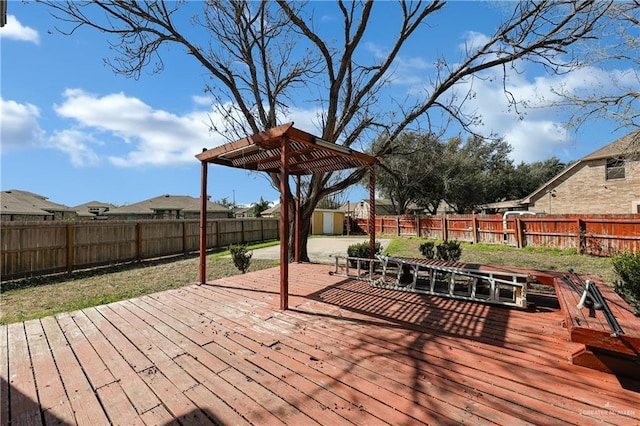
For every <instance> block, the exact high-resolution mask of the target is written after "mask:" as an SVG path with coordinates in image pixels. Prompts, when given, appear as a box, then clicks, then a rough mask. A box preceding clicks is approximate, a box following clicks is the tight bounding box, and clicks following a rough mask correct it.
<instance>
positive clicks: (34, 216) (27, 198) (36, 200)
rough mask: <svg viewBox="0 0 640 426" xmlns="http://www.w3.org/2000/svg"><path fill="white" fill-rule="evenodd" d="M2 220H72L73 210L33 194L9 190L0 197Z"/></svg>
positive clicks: (74, 217)
mask: <svg viewBox="0 0 640 426" xmlns="http://www.w3.org/2000/svg"><path fill="white" fill-rule="evenodd" d="M0 214H1V216H2V220H3V221H4V220H7V221H10V220H74V219H76V217H77V214H76V212H75V210H74V209H72V208H70V207H67V206H65V205H62V204H57V203H54V202H51V201H49V199H48V198H47V197H44V196H42V195H38V194H34V193H33V192H28V191H20V190H17V189H11V190H8V191H2V195H1V197H0Z"/></svg>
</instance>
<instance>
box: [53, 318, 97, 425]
mask: <svg viewBox="0 0 640 426" xmlns="http://www.w3.org/2000/svg"><path fill="white" fill-rule="evenodd" d="M41 323H42V328H43V329H44V332H45V334H46V336H47V340H48V341H49V345H50V346H51V352H52V353H53V358H54V359H55V362H56V366H57V367H58V372H59V373H60V377H61V379H62V381H63V382H64V385H65V390H66V392H67V397H68V398H69V402H70V404H71V407H72V408H73V412H74V413H75V416H76V422H77V423H78V424H86V425H97V424H106V423H108V418H107V416H106V414H105V412H104V411H103V409H102V406H101V405H100V401H99V400H98V398H97V397H96V394H95V393H94V391H93V389H92V388H91V384H90V383H89V381H88V380H87V378H86V376H85V375H84V371H83V369H82V367H81V366H80V364H79V363H78V360H77V358H76V356H75V354H74V353H73V350H72V349H71V347H70V346H69V344H68V342H67V339H66V337H65V336H64V334H63V332H62V330H61V329H60V327H59V325H58V322H57V321H56V319H55V317H45V318H43V319H42V320H41ZM87 367H90V366H87Z"/></svg>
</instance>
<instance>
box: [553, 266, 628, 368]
mask: <svg viewBox="0 0 640 426" xmlns="http://www.w3.org/2000/svg"><path fill="white" fill-rule="evenodd" d="M580 278H581V279H582V281H586V280H587V279H589V280H590V281H591V282H593V283H595V284H596V285H597V287H598V289H599V290H600V293H601V294H602V297H603V299H604V300H605V301H606V303H607V305H608V306H609V308H610V310H611V313H612V314H613V316H614V317H615V319H616V320H617V323H618V324H619V325H620V327H621V328H622V331H623V333H619V334H618V333H613V332H612V329H611V327H610V325H609V322H608V321H607V319H606V316H605V314H604V312H603V311H602V310H596V309H593V308H589V307H583V308H582V309H578V304H579V302H580V297H581V295H580V294H579V293H578V292H577V291H576V289H575V288H574V287H573V286H572V285H571V282H573V283H574V284H575V285H576V287H577V288H578V289H579V290H581V291H582V289H583V287H582V282H581V281H580V280H579V279H576V278H575V277H573V276H569V275H565V276H563V275H560V274H558V275H556V276H555V278H554V280H553V285H554V287H555V290H556V295H557V296H558V302H559V303H560V308H561V309H562V311H563V313H564V316H565V319H564V324H563V325H564V326H565V327H566V328H567V330H568V331H569V337H570V340H571V341H572V342H578V343H583V344H584V348H582V349H580V350H579V351H577V352H575V353H573V354H572V355H571V357H570V361H571V362H572V363H573V364H576V365H581V366H584V367H588V368H593V369H596V370H600V371H605V372H608V373H613V374H616V375H622V376H627V377H632V378H635V379H640V318H638V317H636V316H635V315H634V312H633V308H632V307H631V306H630V305H629V304H628V303H627V302H625V301H624V299H622V297H620V296H619V295H618V294H617V293H616V292H615V291H614V290H613V288H611V286H609V285H607V284H606V283H604V282H602V281H601V280H600V279H599V278H594V277H580ZM569 281H571V282H569Z"/></svg>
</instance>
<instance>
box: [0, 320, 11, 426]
mask: <svg viewBox="0 0 640 426" xmlns="http://www.w3.org/2000/svg"><path fill="white" fill-rule="evenodd" d="M0 395H1V396H3V397H2V398H0V424H3V425H7V424H9V347H8V346H7V327H2V328H0Z"/></svg>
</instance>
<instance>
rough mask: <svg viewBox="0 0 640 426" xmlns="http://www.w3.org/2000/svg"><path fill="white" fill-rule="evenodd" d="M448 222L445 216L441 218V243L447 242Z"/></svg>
mask: <svg viewBox="0 0 640 426" xmlns="http://www.w3.org/2000/svg"><path fill="white" fill-rule="evenodd" d="M448 227H449V222H448V221H447V216H446V215H445V216H442V241H448V240H449V229H448Z"/></svg>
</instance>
